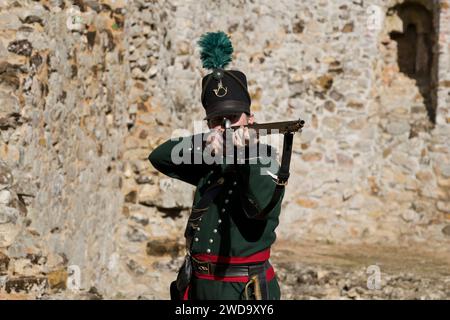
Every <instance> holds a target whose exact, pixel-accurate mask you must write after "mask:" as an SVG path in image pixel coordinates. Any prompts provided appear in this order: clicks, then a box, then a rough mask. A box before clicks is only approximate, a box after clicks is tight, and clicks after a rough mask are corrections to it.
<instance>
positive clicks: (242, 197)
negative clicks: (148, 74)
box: [148, 32, 284, 300]
mask: <svg viewBox="0 0 450 320" xmlns="http://www.w3.org/2000/svg"><path fill="white" fill-rule="evenodd" d="M199 44H200V46H201V47H202V52H201V55H202V61H203V66H204V67H205V68H208V69H212V70H213V72H212V73H210V74H208V75H207V76H205V77H204V78H203V81H202V104H203V106H204V108H205V111H206V118H205V120H207V121H208V127H209V128H210V129H211V131H210V132H209V133H207V134H205V135H203V134H200V135H192V136H190V137H183V138H178V139H171V140H168V141H166V142H164V143H163V144H161V145H160V146H158V147H157V148H156V149H155V150H153V151H152V153H151V154H150V155H149V157H148V159H149V161H150V162H151V163H152V165H153V166H154V167H155V168H156V169H157V170H159V171H160V172H162V173H164V174H166V175H167V176H169V177H172V178H176V179H180V180H182V181H185V182H187V183H189V184H192V185H194V186H196V188H197V189H196V191H195V195H194V203H193V210H192V213H191V216H190V217H189V221H188V224H187V227H186V232H185V236H186V243H187V255H186V259H185V263H184V264H183V266H182V267H181V268H180V271H179V274H178V278H177V281H174V282H173V283H172V284H171V297H172V299H178V298H180V299H184V300H187V299H201V300H203V299H211V300H212V299H232V300H239V299H262V300H273V299H280V288H279V286H278V282H277V278H276V276H275V272H274V269H273V267H272V266H271V264H270V263H269V256H270V246H271V245H272V244H273V243H274V241H275V238H276V234H275V229H276V227H277V225H278V222H279V221H278V217H279V215H280V210H281V201H282V198H283V195H284V188H282V189H281V188H278V187H277V186H279V183H278V182H277V180H276V179H275V178H274V177H276V174H277V170H278V163H277V162H276V161H274V158H273V155H274V153H275V151H274V150H272V149H271V147H270V146H267V145H264V147H267V150H266V152H264V154H263V152H256V154H255V152H253V151H252V150H254V149H252V148H251V147H252V146H256V147H257V149H256V150H257V151H259V150H262V144H260V143H259V141H258V139H257V137H256V136H255V135H253V134H251V133H249V131H248V130H247V128H240V129H239V130H236V131H233V132H232V133H231V134H227V135H224V130H225V127H224V126H225V123H227V122H228V125H229V124H231V125H232V126H240V125H245V124H252V123H253V121H254V119H253V114H251V112H250V105H251V99H250V95H249V93H248V90H247V80H246V76H245V75H244V73H242V72H240V71H237V70H224V69H223V68H224V67H225V66H226V65H227V64H228V63H229V62H230V61H231V53H232V51H233V49H232V46H231V43H230V41H229V38H228V37H227V36H226V34H224V33H223V32H216V33H207V34H205V35H203V36H202V38H201V39H200V41H199ZM227 131H228V130H227ZM206 151H207V152H208V153H209V154H210V155H212V156H214V157H215V158H214V159H216V160H219V161H215V162H213V163H211V162H208V163H210V164H208V163H207V161H204V160H205V154H206V153H207V152H206ZM223 153H225V156H224V154H223ZM180 159H183V160H184V161H180ZM277 183H278V184H277ZM274 195H275V196H274Z"/></svg>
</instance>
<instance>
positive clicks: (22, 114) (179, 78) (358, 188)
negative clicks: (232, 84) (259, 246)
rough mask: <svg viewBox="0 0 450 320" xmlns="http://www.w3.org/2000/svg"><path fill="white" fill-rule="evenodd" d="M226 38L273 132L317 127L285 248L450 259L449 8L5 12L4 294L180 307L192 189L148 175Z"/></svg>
mask: <svg viewBox="0 0 450 320" xmlns="http://www.w3.org/2000/svg"><path fill="white" fill-rule="evenodd" d="M218 30H223V31H225V32H226V33H227V34H228V35H229V36H230V37H231V40H232V43H233V46H234V54H233V62H232V63H231V65H230V67H229V68H231V69H233V68H235V69H238V70H241V71H243V72H244V73H245V74H246V75H247V77H248V81H249V90H250V93H251V96H252V110H253V112H254V113H255V116H256V120H257V121H258V122H266V121H267V122H268V121H281V120H292V119H298V118H302V119H304V120H306V126H305V128H304V130H303V133H302V134H301V135H297V136H296V137H295V139H294V140H295V146H294V153H293V156H292V164H291V178H290V181H289V185H288V186H287V190H286V196H285V200H284V203H283V210H282V214H281V218H280V225H279V227H278V229H277V236H278V239H279V240H280V241H281V240H283V239H285V240H287V239H288V240H289V241H293V242H294V243H298V244H299V245H301V244H302V243H304V242H313V243H325V244H331V245H332V244H370V245H374V244H376V245H390V246H392V245H399V246H400V245H408V246H412V247H413V246H415V245H426V246H427V247H430V248H433V247H436V248H443V247H446V246H447V248H448V245H449V244H450V189H449V187H450V155H449V152H450V150H449V145H450V142H449V138H450V2H448V1H447V0H442V1H425V0H423V1H419V0H407V1H402V0H386V1H381V0H353V1H349V0H347V1H345V0H336V1H325V0H314V1H293V0H280V1H269V0H267V1H245V0H235V1H203V0H201V1H186V0H185V1H178V0H171V1H150V0H149V1H144V0H136V1H126V0H115V1H114V0H109V1H88V0H78V1H68V0H48V1H28V0H17V1H13V0H0V133H1V136H0V158H1V162H0V290H1V292H5V294H6V296H8V294H12V293H14V292H16V293H17V292H23V293H25V294H30V293H32V294H34V295H35V296H37V297H57V296H58V294H59V296H62V297H70V295H71V294H73V292H75V293H76V292H77V291H76V290H75V291H74V290H66V289H67V283H68V282H67V279H68V278H70V279H71V277H75V280H74V281H75V286H79V287H80V291H79V292H80V294H85V295H86V296H87V297H91V298H92V297H93V298H95V297H104V298H138V297H142V298H167V297H168V291H167V285H168V282H169V281H170V280H173V278H174V276H175V272H176V270H177V268H178V267H179V264H180V260H179V258H180V256H182V255H183V253H184V251H183V243H184V238H183V237H182V235H183V230H184V226H185V222H186V218H187V215H188V214H189V208H190V205H191V203H192V195H193V187H191V186H189V185H187V184H185V183H182V182H179V181H175V180H173V179H169V178H167V177H165V176H163V175H162V174H160V173H158V172H157V171H156V170H155V169H154V168H153V167H152V166H151V164H150V163H149V161H148V160H147V157H148V155H149V153H150V152H151V151H152V150H153V148H154V147H156V146H157V145H158V144H160V143H161V142H163V141H165V140H167V139H169V138H170V137H171V136H172V134H173V131H174V130H175V129H183V128H186V129H190V130H192V129H193V121H194V120H201V119H202V118H203V108H202V106H201V103H200V94H201V78H202V77H203V76H204V75H206V74H207V71H206V70H204V69H202V67H201V63H200V57H199V50H198V48H197V45H196V41H197V40H198V39H199V37H200V35H201V34H203V33H205V32H207V31H218ZM77 268H78V269H77ZM78 274H79V275H80V277H79V279H80V281H79V283H78V281H77V280H76V279H77V278H76V276H77V275H78ZM69 289H73V287H70V288H69ZM55 292H60V293H58V294H57V293H55ZM61 292H62V293H61Z"/></svg>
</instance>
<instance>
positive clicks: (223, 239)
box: [148, 136, 284, 257]
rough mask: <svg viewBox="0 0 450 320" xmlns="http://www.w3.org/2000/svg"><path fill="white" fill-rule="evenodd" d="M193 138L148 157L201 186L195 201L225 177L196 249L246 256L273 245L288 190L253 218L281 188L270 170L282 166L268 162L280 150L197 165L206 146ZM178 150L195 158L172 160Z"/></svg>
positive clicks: (175, 175) (201, 227)
mask: <svg viewBox="0 0 450 320" xmlns="http://www.w3.org/2000/svg"><path fill="white" fill-rule="evenodd" d="M186 141H187V142H188V145H186ZM193 141H194V136H191V137H189V138H186V137H185V138H178V139H171V140H168V141H166V142H164V143H163V144H161V145H160V146H158V147H157V148H156V149H154V150H153V151H152V152H151V154H150V155H149V157H148V159H149V161H150V162H151V163H152V165H153V166H154V167H155V168H156V169H157V170H159V171H160V172H162V173H164V174H165V175H167V176H169V177H172V178H175V179H179V180H182V181H184V182H187V183H189V184H191V185H194V186H196V190H195V195H194V203H193V206H195V205H196V204H197V203H198V201H199V200H200V199H201V197H202V196H203V193H204V191H205V190H206V188H208V186H210V185H211V184H213V183H214V182H215V181H217V180H218V179H219V178H221V177H223V178H224V183H223V187H222V189H221V191H220V193H219V194H218V195H217V196H216V197H215V199H214V201H213V202H212V203H211V204H210V206H209V208H208V210H207V212H206V213H205V214H204V215H203V216H202V218H201V221H200V224H199V226H198V228H197V230H196V233H195V235H194V239H193V242H192V248H191V249H192V250H191V253H192V254H197V253H206V254H212V255H218V256H234V257H245V256H249V255H252V254H254V253H256V252H258V251H261V250H264V249H266V248H268V247H270V246H271V245H272V243H274V241H275V239H276V234H275V228H276V227H277V226H278V223H279V220H278V218H279V214H280V210H281V202H282V198H283V196H284V191H283V193H282V196H281V197H280V199H279V201H278V203H277V204H276V205H275V207H273V209H272V210H271V211H270V212H269V213H268V214H267V216H266V217H265V219H262V220H260V219H254V218H253V217H254V216H255V215H256V214H258V213H259V212H260V211H261V210H262V209H263V208H265V207H266V206H267V205H268V204H269V202H270V200H271V199H272V195H273V193H274V190H275V187H276V184H275V180H274V178H273V177H272V176H271V175H270V174H268V173H267V172H266V171H269V173H271V174H273V175H276V174H277V171H278V167H279V165H278V163H277V162H276V166H275V169H276V170H274V165H273V164H272V165H271V164H269V163H268V161H269V156H270V154H271V152H272V153H273V152H274V150H273V149H272V148H271V147H270V146H269V152H268V153H267V155H266V156H258V157H256V159H254V160H255V161H256V163H254V164H252V163H245V164H228V163H226V161H225V159H224V161H223V162H225V163H223V164H206V163H204V162H203V163H200V164H195V163H193V162H194V160H195V159H197V161H198V159H201V156H202V151H203V150H202V148H200V147H197V148H194V143H193ZM183 143H184V144H185V145H184V146H183V147H182V148H181V147H180V146H181V145H182V144H183ZM173 155H178V156H179V158H180V157H182V158H183V159H185V160H186V159H190V160H191V161H186V162H190V163H178V161H174V160H172V159H173V157H172V156H173ZM196 157H197V158H196ZM262 172H263V173H265V174H262Z"/></svg>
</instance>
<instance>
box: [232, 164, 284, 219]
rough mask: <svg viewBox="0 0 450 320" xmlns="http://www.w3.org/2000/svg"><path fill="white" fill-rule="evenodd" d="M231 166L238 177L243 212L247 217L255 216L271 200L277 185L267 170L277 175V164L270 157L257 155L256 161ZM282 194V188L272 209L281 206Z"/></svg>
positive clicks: (275, 209)
mask: <svg viewBox="0 0 450 320" xmlns="http://www.w3.org/2000/svg"><path fill="white" fill-rule="evenodd" d="M228 166H229V165H227V167H228ZM232 166H233V168H234V170H235V171H236V173H237V177H238V179H239V182H238V184H237V187H238V190H239V194H240V197H241V203H242V206H243V209H244V212H245V213H246V215H247V217H248V218H255V217H256V216H258V215H259V214H260V213H261V212H262V211H263V210H264V209H265V208H266V207H267V206H268V205H269V203H270V202H271V200H272V196H273V195H274V192H275V188H276V186H277V185H276V183H275V179H274V178H273V177H272V176H271V175H270V174H268V172H269V173H271V174H273V175H277V173H278V169H279V164H278V162H277V161H276V160H275V159H272V158H270V157H258V158H257V159H256V163H245V164H234V165H232ZM283 196H284V189H283V191H282V193H281V196H280V198H279V199H278V202H277V204H276V205H275V206H274V207H273V209H272V211H274V212H275V211H277V207H279V206H281V201H282V198H283ZM278 213H279V210H278ZM270 214H271V212H269V214H268V215H266V216H265V217H263V218H264V219H265V218H267V217H268V216H269V215H270ZM258 219H259V218H258Z"/></svg>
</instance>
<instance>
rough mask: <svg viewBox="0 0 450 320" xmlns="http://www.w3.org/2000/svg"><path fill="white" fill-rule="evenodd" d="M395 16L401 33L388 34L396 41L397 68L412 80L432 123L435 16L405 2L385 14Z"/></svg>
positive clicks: (417, 5) (435, 62) (434, 76)
mask: <svg viewBox="0 0 450 320" xmlns="http://www.w3.org/2000/svg"><path fill="white" fill-rule="evenodd" d="M394 14H396V15H397V16H398V18H400V20H401V21H402V24H403V32H400V31H397V30H396V31H393V32H391V33H390V37H391V39H392V40H394V41H396V42H397V48H398V50H397V52H398V57H397V58H398V60H397V61H398V65H399V68H400V71H401V72H403V73H404V74H405V75H407V76H408V77H410V78H412V79H414V80H416V83H417V87H418V89H419V91H420V93H421V94H422V96H423V99H424V104H425V106H426V108H427V112H428V117H429V119H430V121H431V122H432V123H433V124H434V123H435V122H436V94H437V86H436V83H437V81H436V79H437V70H438V67H437V61H438V59H437V56H435V55H436V53H437V43H438V41H437V35H438V34H439V33H438V30H435V28H434V26H435V25H436V24H435V21H434V19H436V18H437V17H435V14H434V13H433V12H432V11H430V10H428V9H427V8H426V7H425V6H423V5H422V4H420V3H416V2H414V1H407V2H404V3H402V4H400V5H397V6H395V7H393V8H391V9H390V11H389V12H388V15H394Z"/></svg>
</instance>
